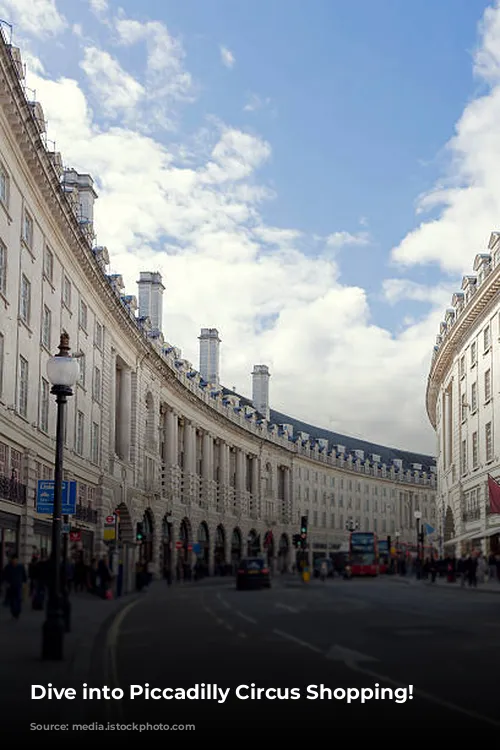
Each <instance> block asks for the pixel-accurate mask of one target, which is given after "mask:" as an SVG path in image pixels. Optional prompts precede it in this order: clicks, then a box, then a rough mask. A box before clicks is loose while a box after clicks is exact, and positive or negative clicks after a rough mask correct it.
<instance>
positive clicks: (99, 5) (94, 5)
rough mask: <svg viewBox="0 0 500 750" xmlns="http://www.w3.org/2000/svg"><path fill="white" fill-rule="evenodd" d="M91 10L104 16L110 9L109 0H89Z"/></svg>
mask: <svg viewBox="0 0 500 750" xmlns="http://www.w3.org/2000/svg"><path fill="white" fill-rule="evenodd" d="M89 5H90V8H91V10H92V11H93V12H94V13H95V14H96V15H97V16H102V15H104V14H105V13H107V12H108V10H109V5H108V2H107V0H89Z"/></svg>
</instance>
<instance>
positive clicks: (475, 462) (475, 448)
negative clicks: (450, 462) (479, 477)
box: [472, 432, 479, 469]
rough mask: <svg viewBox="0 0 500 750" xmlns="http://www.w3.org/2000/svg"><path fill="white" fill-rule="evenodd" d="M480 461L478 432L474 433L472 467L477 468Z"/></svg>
mask: <svg viewBox="0 0 500 750" xmlns="http://www.w3.org/2000/svg"><path fill="white" fill-rule="evenodd" d="M478 461H479V456H478V444H477V432H473V433H472V468H473V469H477V465H478Z"/></svg>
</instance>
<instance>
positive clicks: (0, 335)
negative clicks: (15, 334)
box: [0, 333, 4, 396]
mask: <svg viewBox="0 0 500 750" xmlns="http://www.w3.org/2000/svg"><path fill="white" fill-rule="evenodd" d="M3 357H4V338H3V333H0V396H1V395H2V390H3Z"/></svg>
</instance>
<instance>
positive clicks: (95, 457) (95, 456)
mask: <svg viewBox="0 0 500 750" xmlns="http://www.w3.org/2000/svg"><path fill="white" fill-rule="evenodd" d="M92 461H93V463H95V464H98V463H99V425H98V424H97V422H92Z"/></svg>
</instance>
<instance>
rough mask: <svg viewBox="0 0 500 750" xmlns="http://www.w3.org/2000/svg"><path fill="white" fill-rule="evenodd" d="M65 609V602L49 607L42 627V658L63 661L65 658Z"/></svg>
mask: <svg viewBox="0 0 500 750" xmlns="http://www.w3.org/2000/svg"><path fill="white" fill-rule="evenodd" d="M64 631H65V621H64V610H63V602H62V601H58V602H57V604H56V605H55V606H51V605H50V604H49V607H48V609H47V619H46V620H45V622H44V623H43V628H42V659H44V660H45V661H62V660H63V659H64Z"/></svg>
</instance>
